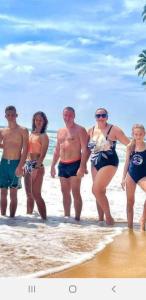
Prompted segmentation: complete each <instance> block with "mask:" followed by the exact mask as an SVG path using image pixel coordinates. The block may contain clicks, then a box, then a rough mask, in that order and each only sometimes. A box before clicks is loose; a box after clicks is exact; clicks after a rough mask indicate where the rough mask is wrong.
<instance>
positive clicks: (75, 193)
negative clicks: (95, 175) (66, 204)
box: [72, 188, 81, 199]
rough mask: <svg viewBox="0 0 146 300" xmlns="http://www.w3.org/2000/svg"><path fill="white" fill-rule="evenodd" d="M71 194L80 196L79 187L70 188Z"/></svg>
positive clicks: (75, 196) (76, 196)
mask: <svg viewBox="0 0 146 300" xmlns="http://www.w3.org/2000/svg"><path fill="white" fill-rule="evenodd" d="M72 194H73V197H74V198H77V199H78V198H81V193H80V189H79V188H76V189H72Z"/></svg>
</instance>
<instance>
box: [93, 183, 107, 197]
mask: <svg viewBox="0 0 146 300" xmlns="http://www.w3.org/2000/svg"><path fill="white" fill-rule="evenodd" d="M92 193H93V194H94V195H95V196H96V197H98V196H99V197H100V196H101V195H103V194H104V193H105V190H104V189H103V188H101V187H99V186H97V185H95V184H93V187H92Z"/></svg>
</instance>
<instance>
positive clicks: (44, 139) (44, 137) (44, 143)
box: [36, 134, 49, 168]
mask: <svg viewBox="0 0 146 300" xmlns="http://www.w3.org/2000/svg"><path fill="white" fill-rule="evenodd" d="M41 142H42V149H41V155H40V157H39V159H38V162H37V164H36V168H40V167H41V164H42V162H43V160H44V158H45V156H46V153H47V150H48V146H49V138H48V135H47V134H43V135H42V136H41Z"/></svg>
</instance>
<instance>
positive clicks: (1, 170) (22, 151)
mask: <svg viewBox="0 0 146 300" xmlns="http://www.w3.org/2000/svg"><path fill="white" fill-rule="evenodd" d="M5 117H6V119H7V121H8V127H7V128H4V129H0V143H2V148H3V154H2V159H1V164H0V188H1V214H2V215H6V209H7V194H8V188H10V217H14V216H15V212H16V209H17V189H18V188H20V187H21V182H20V177H21V176H22V174H23V165H24V163H25V160H26V156H27V151H28V131H27V129H26V128H23V127H20V126H19V125H18V124H17V122H16V118H17V112H16V108H15V107H14V106H8V107H6V109H5Z"/></svg>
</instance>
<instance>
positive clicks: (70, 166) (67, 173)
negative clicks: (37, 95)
mask: <svg viewBox="0 0 146 300" xmlns="http://www.w3.org/2000/svg"><path fill="white" fill-rule="evenodd" d="M80 162H81V160H77V161H74V162H71V163H64V162H61V161H60V162H59V165H58V176H59V177H65V178H69V177H71V176H76V175H77V171H78V169H79V167H80Z"/></svg>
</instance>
